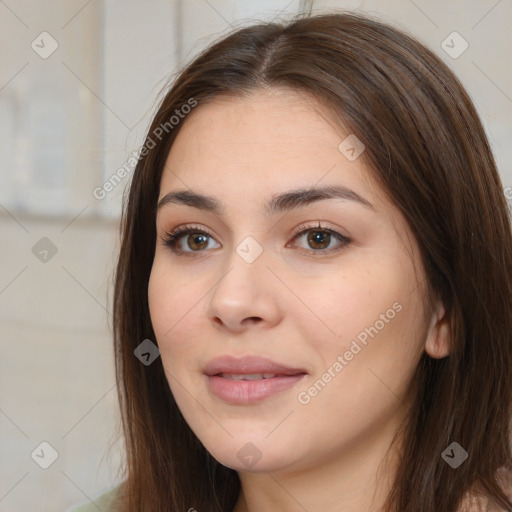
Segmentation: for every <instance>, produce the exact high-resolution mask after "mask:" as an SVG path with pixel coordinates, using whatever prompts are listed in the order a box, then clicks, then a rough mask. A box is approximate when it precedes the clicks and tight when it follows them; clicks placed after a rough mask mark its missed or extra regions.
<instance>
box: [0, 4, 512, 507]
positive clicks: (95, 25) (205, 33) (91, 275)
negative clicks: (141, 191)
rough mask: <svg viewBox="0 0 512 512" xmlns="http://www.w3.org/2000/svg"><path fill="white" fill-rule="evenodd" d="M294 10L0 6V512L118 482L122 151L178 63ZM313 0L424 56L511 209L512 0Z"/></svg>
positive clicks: (71, 498) (317, 7)
mask: <svg viewBox="0 0 512 512" xmlns="http://www.w3.org/2000/svg"><path fill="white" fill-rule="evenodd" d="M310 4H311V2H308V1H298V0H297V1H296V0H292V1H289V0H288V1H281V0H275V1H270V0H266V1H261V0H260V1H256V0H245V1H229V0H187V1H185V0H180V1H178V0H149V1H146V2H143V1H141V0H108V1H101V0H73V1H69V0H68V1H64V0H47V1H42V0H0V52H1V53H0V333H1V356H0V443H1V445H0V512H18V511H24V512H26V511H28V510H31V511H48V512H49V511H63V510H65V509H67V508H68V507H69V506H70V505H71V504H74V503H77V502H80V501H88V500H89V499H91V498H94V497H95V496H97V495H98V493H101V492H102V491H104V490H105V489H107V488H109V487H110V486H112V485H114V484H116V483H117V482H119V481H120V475H119V474H118V467H119V464H120V462H121V460H122V443H121V442H119V436H118V432H117V431H116V421H117V419H118V415H117V401H116V390H115V387H114V382H115V381H114V371H113V357H112V343H111V334H110V331H109V320H110V313H109V311H110V301H111V288H112V286H111V285H112V273H113V268H114V263H115V257H116V253H117V250H118V246H119V243H118V224H119V217H120V211H121V198H122V193H123V190H124V188H125V186H126V185H127V184H128V183H129V180H130V176H131V174H130V173H131V171H132V170H133V166H130V164H129V163H128V162H129V159H130V157H131V156H133V153H134V152H135V151H137V150H138V149H139V147H140V145H141V144H142V142H143V137H144V134H145V131H146V130H147V127H148V123H149V120H150V116H151V113H152V112H153V111H154V108H155V100H156V98H157V94H158V93H159V91H160V89H161V88H162V87H163V86H164V85H165V84H166V82H167V81H168V80H169V79H170V78H172V75H173V73H175V72H176V71H177V69H178V67H179V66H180V65H181V64H183V63H184V62H186V61H187V60H189V59H190V58H191V57H192V56H193V55H194V54H195V53H196V52H198V51H199V50H201V49H203V48H204V46H205V45H207V44H208V42H210V41H211V40H213V39H215V38H217V37H219V36H220V35H221V34H224V33H227V32H228V31H230V30H231V29H232V28H235V27H239V26H241V25H244V24H247V23H250V22H251V21H254V20H256V19H265V20H270V19H273V18H276V19H286V18H287V17H289V16H293V15H295V14H297V13H298V12H300V11H301V10H304V9H309V7H310ZM312 5H313V8H314V11H315V12H321V11H325V10H330V9H333V8H334V9H356V10H359V11H363V12H371V13H373V14H379V15H380V16H381V17H382V19H384V20H385V21H388V22H389V23H392V24H394V25H396V26H398V27H400V28H402V29H405V30H407V31H408V32H410V33H411V34H412V35H414V36H416V37H417V38H418V39H420V40H421V41H422V42H424V43H426V44H427V45H428V46H429V47H430V48H431V49H433V50H434V51H435V52H436V53H437V54H438V55H440V56H441V58H442V59H443V60H444V61H445V62H447V63H448V65H449V66H451V68H452V69H453V70H454V71H455V72H456V74H457V75H458V76H459V77H460V78H461V80H462V82H463V83H464V84H465V86H466V88H467V90H468V91H469V93H470V95H471V97H472V98H473V100H474V102H475V104H476V107H477V109H478V111H479V113H480V115H481V116H482V118H483V121H484V124H485V127H486V130H487V133H488V135H489V138H490V141H491V144H492V147H493V149H494V152H495V155H496V158H497V162H498V166H499V169H500V173H501V176H502V180H503V184H504V188H505V191H504V192H505V193H506V194H507V191H508V195H507V197H509V198H510V199H512V193H511V191H512V188H508V187H510V186H511V185H512V170H511V160H512V144H511V132H512V126H511V125H512V122H511V120H512V72H511V68H510V53H511V48H512V44H511V43H512V30H511V28H512V26H511V25H512V2H510V0H479V1H478V0H474V1H469V0H454V1H445V0H414V1H413V0H389V1H386V2H383V1H380V2H379V1H376V0H374V1H371V0H362V1H355V0H354V1H342V0H338V1H336V0H333V1H327V0H325V1H323V0H321V1H313V2H312ZM454 32H456V33H457V34H453V33H454ZM466 46H467V48H466ZM123 166H125V169H126V170H127V171H126V177H125V178H124V180H121V182H120V183H119V184H118V185H117V186H116V187H113V189H112V190H108V191H107V190H105V188H101V187H102V185H103V183H104V182H105V181H106V180H107V179H108V178H109V177H110V176H112V174H114V173H115V172H116V171H117V170H118V169H119V168H121V167H123ZM41 443H43V444H41ZM45 466H46V469H45Z"/></svg>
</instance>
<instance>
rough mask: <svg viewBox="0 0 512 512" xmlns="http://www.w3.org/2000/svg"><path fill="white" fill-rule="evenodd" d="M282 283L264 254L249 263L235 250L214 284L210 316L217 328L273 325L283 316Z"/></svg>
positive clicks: (242, 329) (226, 329) (263, 327)
mask: <svg viewBox="0 0 512 512" xmlns="http://www.w3.org/2000/svg"><path fill="white" fill-rule="evenodd" d="M279 284H280V283H279V281H278V280H277V279H276V277H275V275H274V274H273V273H272V272H271V271H270V270H269V268H268V266H267V262H266V259H265V258H264V256H263V255H261V256H260V257H259V258H258V259H256V261H253V262H252V263H248V262H247V261H245V260H244V259H243V258H242V257H240V256H239V255H238V254H237V253H236V251H233V255H232V257H231V258H230V259H229V262H228V265H227V269H226V270H225V272H224V273H223V275H222V277H221V278H220V279H219V280H218V281H217V284H216V285H214V287H213V291H212V293H211V295H210V299H209V304H208V310H207V314H208V317H209V319H210V321H211V322H212V324H213V326H214V327H215V328H217V329H221V330H225V331H231V332H236V333H240V332H243V331H244V330H246V329H248V328H250V327H253V326H254V327H258V328H259V329H266V328H269V327H273V326H275V325H277V324H278V323H279V321H280V319H281V316H282V310H281V307H280V303H281V304H282V303H283V302H282V297H281V300H280V298H279V297H278V294H279V293H280V292H281V293H282V290H280V289H279ZM254 327H253V328H254Z"/></svg>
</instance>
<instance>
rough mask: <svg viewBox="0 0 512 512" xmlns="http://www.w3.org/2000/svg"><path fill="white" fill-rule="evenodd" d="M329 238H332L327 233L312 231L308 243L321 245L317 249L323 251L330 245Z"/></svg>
mask: <svg viewBox="0 0 512 512" xmlns="http://www.w3.org/2000/svg"><path fill="white" fill-rule="evenodd" d="M329 237H330V234H329V233H327V232H323V231H312V232H311V233H310V235H309V237H308V242H309V243H311V244H313V246H314V245H315V244H320V245H321V247H316V248H320V249H323V248H325V247H327V246H328V245H329ZM325 242H327V243H325Z"/></svg>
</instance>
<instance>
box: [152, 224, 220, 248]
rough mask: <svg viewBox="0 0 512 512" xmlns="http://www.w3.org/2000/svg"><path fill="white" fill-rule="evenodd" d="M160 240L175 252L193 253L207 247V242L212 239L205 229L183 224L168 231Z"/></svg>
mask: <svg viewBox="0 0 512 512" xmlns="http://www.w3.org/2000/svg"><path fill="white" fill-rule="evenodd" d="M162 241H163V243H164V244H165V245H166V246H167V247H170V249H171V250H172V251H173V252H175V253H177V254H179V253H187V254H192V255H193V253H199V252H203V249H207V248H208V244H209V242H210V241H214V239H213V237H212V236H211V235H210V234H209V233H206V232H205V231H201V230H198V229H197V228H193V227H186V226H185V227H181V228H177V229H176V230H174V231H173V232H172V233H169V234H168V235H167V236H166V237H164V238H162ZM219 247H220V245H219Z"/></svg>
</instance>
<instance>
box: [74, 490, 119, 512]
mask: <svg viewBox="0 0 512 512" xmlns="http://www.w3.org/2000/svg"><path fill="white" fill-rule="evenodd" d="M121 487H122V484H119V485H117V486H116V487H114V488H111V489H109V490H107V491H102V492H101V493H100V494H99V495H96V496H91V499H87V500H85V501H83V502H81V503H79V504H77V505H73V506H72V507H71V508H68V509H67V510H66V511H65V512H98V509H100V510H102V512H113V509H111V507H112V506H113V505H114V502H115V499H116V498H117V497H118V496H120V494H121V492H120V491H121Z"/></svg>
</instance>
